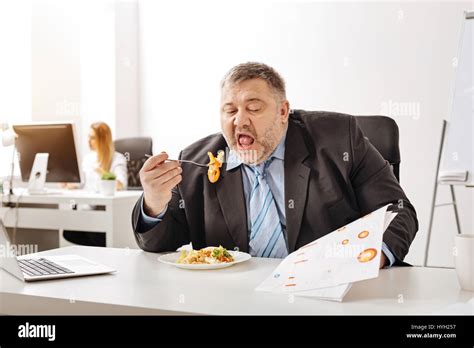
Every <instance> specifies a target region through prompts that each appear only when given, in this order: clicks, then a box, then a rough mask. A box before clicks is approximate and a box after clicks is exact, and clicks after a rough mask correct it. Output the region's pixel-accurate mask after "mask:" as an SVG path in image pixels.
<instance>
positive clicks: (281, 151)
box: [226, 128, 288, 171]
mask: <svg viewBox="0 0 474 348" xmlns="http://www.w3.org/2000/svg"><path fill="white" fill-rule="evenodd" d="M287 131H288V128H287V129H286V131H285V134H283V137H282V138H281V140H280V143H279V144H278V145H277V147H276V148H275V150H274V151H273V153H272V154H271V155H270V157H269V159H272V158H276V159H279V160H282V161H283V160H284V159H285V141H286V132H287ZM267 161H268V160H267ZM241 164H242V161H241V160H240V158H239V156H238V155H237V153H236V152H235V151H233V150H230V151H229V156H228V157H227V163H226V170H227V171H229V170H232V169H235V168H237V167H238V166H240V165H241Z"/></svg>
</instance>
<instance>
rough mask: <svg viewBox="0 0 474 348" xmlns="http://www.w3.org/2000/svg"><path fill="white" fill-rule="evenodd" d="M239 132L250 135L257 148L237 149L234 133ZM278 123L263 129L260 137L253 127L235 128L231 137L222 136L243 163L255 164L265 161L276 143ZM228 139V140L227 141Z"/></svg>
mask: <svg viewBox="0 0 474 348" xmlns="http://www.w3.org/2000/svg"><path fill="white" fill-rule="evenodd" d="M239 132H246V133H249V134H251V135H252V137H253V138H254V144H256V145H258V146H257V147H258V148H259V150H256V149H250V150H244V149H238V147H237V141H238V140H236V134H237V133H239ZM277 133H278V124H273V125H272V126H271V127H270V128H268V129H266V130H265V133H264V135H263V136H262V137H258V136H257V133H256V132H255V129H254V128H253V127H243V128H236V129H234V132H233V134H232V138H231V139H228V138H227V137H226V136H224V138H225V140H226V142H227V144H228V145H229V147H230V149H231V150H232V151H233V152H235V153H236V154H237V156H238V157H239V159H240V161H241V162H242V163H244V164H249V165H255V164H260V163H262V162H264V161H266V160H267V159H268V158H269V157H270V155H271V154H272V153H273V151H274V150H275V148H276V146H277V145H278V139H277V135H278V134H277ZM229 140H230V141H229Z"/></svg>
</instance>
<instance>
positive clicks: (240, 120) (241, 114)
mask: <svg viewBox="0 0 474 348" xmlns="http://www.w3.org/2000/svg"><path fill="white" fill-rule="evenodd" d="M248 125H250V119H249V117H248V115H247V114H246V112H245V111H237V113H236V114H235V118H234V126H236V127H238V128H240V127H243V126H248Z"/></svg>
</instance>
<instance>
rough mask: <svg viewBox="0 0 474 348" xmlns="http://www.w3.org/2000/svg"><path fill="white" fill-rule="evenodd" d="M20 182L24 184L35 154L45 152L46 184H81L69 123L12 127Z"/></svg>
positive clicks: (73, 136) (76, 154) (70, 123)
mask: <svg viewBox="0 0 474 348" xmlns="http://www.w3.org/2000/svg"><path fill="white" fill-rule="evenodd" d="M13 131H14V132H15V133H16V135H17V136H16V140H15V145H16V148H17V151H18V155H19V162H20V171H21V179H22V180H23V181H28V180H29V177H30V172H31V168H32V167H33V162H34V160H35V156H36V154H37V153H48V154H49V158H48V166H47V172H46V182H71V183H80V182H81V170H80V164H79V159H78V152H77V142H76V137H75V127H74V123H72V122H62V123H53V122H50V123H43V122H42V123H32V124H17V125H13Z"/></svg>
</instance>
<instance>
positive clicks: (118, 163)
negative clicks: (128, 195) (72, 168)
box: [82, 151, 128, 192]
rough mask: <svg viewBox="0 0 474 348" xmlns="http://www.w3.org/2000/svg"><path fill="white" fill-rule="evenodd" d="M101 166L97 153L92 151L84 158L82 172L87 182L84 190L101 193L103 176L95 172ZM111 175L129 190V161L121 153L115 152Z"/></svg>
mask: <svg viewBox="0 0 474 348" xmlns="http://www.w3.org/2000/svg"><path fill="white" fill-rule="evenodd" d="M98 166H99V163H98V161H97V152H95V151H91V152H89V153H88V154H87V155H85V156H84V158H83V160H82V171H83V172H84V178H85V180H86V182H85V186H84V188H85V189H86V190H89V191H94V192H99V190H100V180H101V175H100V174H99V173H97V172H96V171H95V170H96V168H97V167H98ZM109 171H110V172H111V173H114V174H115V176H116V177H117V180H118V181H120V182H121V183H122V184H123V186H124V189H125V190H126V189H127V182H128V177H127V160H126V159H125V156H124V155H122V154H121V153H118V152H115V153H114V156H113V158H112V164H111V166H110V170H109Z"/></svg>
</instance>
